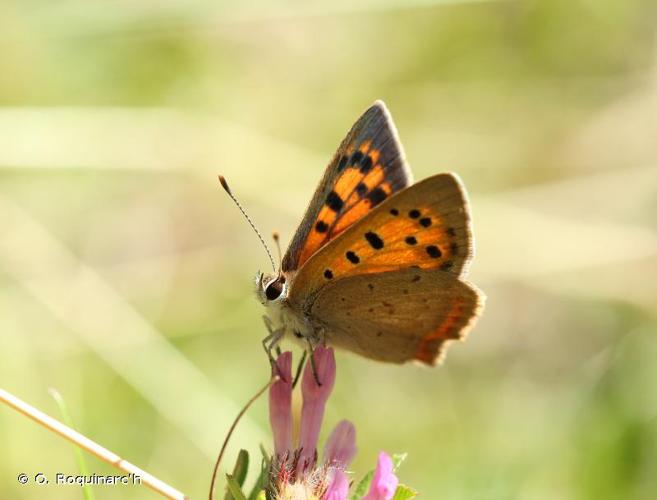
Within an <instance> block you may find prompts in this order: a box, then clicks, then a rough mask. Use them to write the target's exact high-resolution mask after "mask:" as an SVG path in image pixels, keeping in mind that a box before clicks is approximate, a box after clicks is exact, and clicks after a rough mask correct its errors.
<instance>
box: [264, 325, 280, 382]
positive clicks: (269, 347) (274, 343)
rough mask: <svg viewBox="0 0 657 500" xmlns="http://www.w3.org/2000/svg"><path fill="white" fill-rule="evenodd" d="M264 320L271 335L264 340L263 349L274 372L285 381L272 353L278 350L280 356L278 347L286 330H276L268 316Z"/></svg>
mask: <svg viewBox="0 0 657 500" xmlns="http://www.w3.org/2000/svg"><path fill="white" fill-rule="evenodd" d="M262 320H263V321H264V323H265V327H266V328H267V331H268V332H269V335H267V336H266V337H265V338H264V339H262V347H263V349H264V350H265V352H266V353H267V358H268V359H269V363H270V364H271V368H272V370H273V371H276V372H277V375H278V376H279V377H281V378H282V379H283V380H285V377H284V376H283V374H282V373H280V370H279V369H278V364H277V363H276V359H275V358H274V356H273V355H272V351H273V350H274V349H276V354H277V355H280V348H279V347H278V343H279V342H280V340H281V338H282V337H283V334H284V333H285V328H278V329H274V326H273V324H272V322H271V319H269V317H268V316H263V317H262Z"/></svg>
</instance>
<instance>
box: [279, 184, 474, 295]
mask: <svg viewBox="0 0 657 500" xmlns="http://www.w3.org/2000/svg"><path fill="white" fill-rule="evenodd" d="M472 246H473V245H472V230H471V227H470V216H469V213H468V203H467V199H466V196H465V192H464V190H463V188H462V187H461V183H460V181H459V180H458V178H457V177H456V176H455V175H453V174H438V175H434V176H433V177H429V178H427V179H424V180H423V181H421V182H418V183H417V184H414V185H412V186H410V187H408V188H406V189H404V190H403V191H400V192H398V193H397V194H395V195H394V196H391V197H389V198H387V199H386V200H385V201H384V202H382V203H381V204H380V205H379V206H377V207H376V208H375V209H374V210H372V211H370V212H369V213H368V214H366V215H365V216H364V217H363V218H362V219H360V220H359V221H358V222H356V223H354V224H353V225H352V226H351V227H350V228H349V229H348V230H347V231H345V232H344V233H343V234H342V235H340V237H339V238H337V239H335V240H333V241H331V242H330V243H329V244H327V245H326V246H325V247H323V248H322V249H321V250H319V252H318V253H317V254H315V255H314V256H313V257H312V258H311V259H310V260H309V261H308V262H306V264H305V265H304V266H303V267H302V268H301V269H300V270H299V272H298V273H297V275H296V276H295V279H294V282H293V284H292V285H291V287H290V292H289V299H290V302H291V303H292V304H295V305H296V306H297V307H304V303H305V302H306V301H307V300H308V299H307V298H308V297H312V296H313V295H314V294H315V293H316V292H317V291H318V290H319V289H321V288H322V287H324V286H326V285H327V284H329V283H330V282H332V281H338V280H340V279H343V278H347V277H350V276H355V275H362V274H376V273H384V272H389V271H396V270H399V269H404V268H407V267H415V268H420V269H436V270H438V271H441V272H444V273H447V274H450V275H452V276H456V277H459V276H464V275H465V273H466V270H467V264H468V263H469V261H470V259H471V257H472V252H473V250H472Z"/></svg>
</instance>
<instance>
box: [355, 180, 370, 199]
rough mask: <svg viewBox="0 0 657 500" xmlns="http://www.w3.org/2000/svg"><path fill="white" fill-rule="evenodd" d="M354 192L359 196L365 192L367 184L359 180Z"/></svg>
mask: <svg viewBox="0 0 657 500" xmlns="http://www.w3.org/2000/svg"><path fill="white" fill-rule="evenodd" d="M356 192H357V193H358V196H360V197H361V198H362V197H363V196H365V195H366V194H367V184H365V183H364V182H359V183H358V185H357V186H356Z"/></svg>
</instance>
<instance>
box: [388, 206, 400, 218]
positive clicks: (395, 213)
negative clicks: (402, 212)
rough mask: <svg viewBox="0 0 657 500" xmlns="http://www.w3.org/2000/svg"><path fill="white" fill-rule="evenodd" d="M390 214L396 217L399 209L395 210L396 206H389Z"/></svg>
mask: <svg viewBox="0 0 657 500" xmlns="http://www.w3.org/2000/svg"><path fill="white" fill-rule="evenodd" d="M390 215H394V216H395V217H397V216H398V215H399V210H397V209H396V208H391V209H390Z"/></svg>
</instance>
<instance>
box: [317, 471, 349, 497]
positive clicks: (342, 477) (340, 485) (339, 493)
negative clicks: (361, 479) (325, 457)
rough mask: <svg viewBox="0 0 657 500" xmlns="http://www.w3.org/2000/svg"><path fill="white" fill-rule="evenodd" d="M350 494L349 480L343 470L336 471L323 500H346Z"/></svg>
mask: <svg viewBox="0 0 657 500" xmlns="http://www.w3.org/2000/svg"><path fill="white" fill-rule="evenodd" d="M348 494H349V478H348V477H347V474H345V472H344V471H343V470H340V469H334V472H333V479H332V480H331V484H329V487H328V489H327V490H326V493H324V496H323V497H322V500H346V499H347V495H348Z"/></svg>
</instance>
